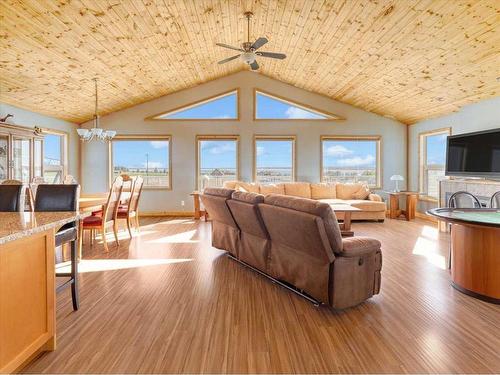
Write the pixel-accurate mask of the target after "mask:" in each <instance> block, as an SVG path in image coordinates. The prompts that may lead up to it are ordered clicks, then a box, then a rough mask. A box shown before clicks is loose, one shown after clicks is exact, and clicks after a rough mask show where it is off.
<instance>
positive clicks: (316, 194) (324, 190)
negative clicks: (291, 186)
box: [311, 182, 337, 199]
mask: <svg viewBox="0 0 500 375" xmlns="http://www.w3.org/2000/svg"><path fill="white" fill-rule="evenodd" d="M311 198H312V199H335V198H337V188H336V187H335V183H327V182H322V183H319V184H311Z"/></svg>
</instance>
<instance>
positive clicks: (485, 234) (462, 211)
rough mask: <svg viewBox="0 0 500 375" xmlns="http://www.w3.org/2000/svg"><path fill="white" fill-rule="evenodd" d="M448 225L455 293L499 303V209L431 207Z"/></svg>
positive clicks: (433, 213)
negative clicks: (456, 291)
mask: <svg viewBox="0 0 500 375" xmlns="http://www.w3.org/2000/svg"><path fill="white" fill-rule="evenodd" d="M427 214H428V215H432V216H434V217H436V218H438V219H439V220H442V221H445V222H448V223H450V224H451V280H452V285H453V287H454V288H456V289H457V290H459V291H461V292H463V293H465V294H468V295H470V296H472V297H475V298H479V299H482V300H484V301H487V302H491V303H496V304H500V210H498V209H487V208H484V209H473V208H470V209H466V208H434V209H431V210H429V211H427Z"/></svg>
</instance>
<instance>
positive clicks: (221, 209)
mask: <svg viewBox="0 0 500 375" xmlns="http://www.w3.org/2000/svg"><path fill="white" fill-rule="evenodd" d="M233 192H234V190H232V189H224V188H207V189H205V191H204V192H203V194H202V195H201V197H200V198H201V201H202V203H203V205H204V206H205V209H206V210H207V212H210V217H211V218H212V246H213V247H216V248H218V249H222V250H226V251H228V252H229V253H230V254H232V255H233V256H235V257H238V248H239V241H240V229H239V228H238V225H236V222H235V221H234V218H233V215H232V213H231V211H229V207H228V206H227V204H226V202H227V200H228V199H231V195H232V194H233Z"/></svg>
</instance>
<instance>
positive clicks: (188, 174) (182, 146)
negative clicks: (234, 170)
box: [82, 71, 407, 212]
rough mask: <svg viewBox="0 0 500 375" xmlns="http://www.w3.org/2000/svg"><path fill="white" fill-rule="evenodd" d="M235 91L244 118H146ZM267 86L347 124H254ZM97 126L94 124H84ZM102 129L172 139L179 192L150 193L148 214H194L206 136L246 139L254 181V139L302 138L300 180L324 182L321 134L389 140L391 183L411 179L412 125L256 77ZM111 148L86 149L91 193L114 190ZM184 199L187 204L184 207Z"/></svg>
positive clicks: (172, 100) (244, 165)
mask: <svg viewBox="0 0 500 375" xmlns="http://www.w3.org/2000/svg"><path fill="white" fill-rule="evenodd" d="M234 88H240V120H239V121H223V122H220V123H217V122H214V121H168V122H167V121H165V122H162V121H146V120H144V118H146V117H148V116H151V115H153V114H157V113H161V112H164V111H165V112H166V111H168V110H170V109H174V108H176V107H179V106H182V105H186V104H189V103H191V102H194V101H196V100H200V99H204V98H207V97H210V96H213V95H216V94H219V93H222V92H225V91H229V90H231V89H234ZM254 88H259V89H262V90H265V91H267V92H270V93H273V94H277V95H279V96H284V97H286V98H289V99H290V100H295V101H298V102H300V103H304V104H309V105H311V106H313V107H315V108H318V109H323V110H326V111H329V112H332V113H335V114H337V115H340V116H342V117H344V118H346V119H347V120H346V121H342V122H322V121H316V122H315V121H310V120H309V121H307V120H304V121H282V122H281V121H280V122H277V121H270V122H265V121H258V122H256V121H253V90H254ZM83 126H84V127H91V123H90V122H89V123H86V124H83ZM101 126H102V127H103V128H106V129H113V130H116V131H117V132H118V134H168V135H172V180H173V189H172V190H171V191H167V190H150V191H145V192H144V193H143V199H142V202H141V209H142V210H143V211H155V212H157V211H170V212H172V211H192V209H193V207H192V202H191V199H190V197H189V193H191V192H192V191H193V190H194V189H195V174H196V173H195V147H196V145H195V137H196V135H203V134H210V135H212V134H239V135H240V176H241V178H242V179H243V180H247V181H250V180H251V179H252V173H253V172H252V168H253V166H252V164H253V162H252V160H253V159H252V155H253V135H254V134H275V135H296V136H297V145H296V147H297V180H298V181H311V182H314V181H319V178H320V136H321V135H381V136H382V166H383V186H384V187H386V188H389V187H390V186H392V183H391V181H389V177H390V176H391V175H393V174H402V175H404V176H406V134H407V133H406V131H407V127H406V125H403V124H401V123H399V122H397V121H394V120H390V119H387V118H384V117H381V116H378V115H375V114H373V113H369V112H366V111H363V110H361V109H358V108H355V107H352V106H350V105H347V104H343V103H339V102H336V101H333V100H331V99H329V98H327V97H324V96H321V95H317V94H313V93H311V92H308V91H304V90H301V89H299V88H296V87H293V86H290V85H287V84H284V83H282V82H280V81H276V80H273V79H271V78H268V77H265V76H262V75H260V74H256V73H252V72H248V71H245V72H239V73H236V74H234V75H230V76H227V77H224V78H221V79H219V80H215V81H211V82H208V83H205V84H202V85H200V86H197V87H194V88H191V89H187V90H183V91H180V92H177V93H174V94H171V95H168V96H164V97H161V98H158V99H155V100H152V101H150V102H147V103H143V104H140V105H137V106H134V107H132V108H128V109H125V110H122V111H118V112H115V113H112V114H110V115H108V116H104V117H102V119H101ZM108 164H109V163H108V148H107V145H105V144H102V143H100V142H91V143H88V144H85V145H84V146H83V149H82V175H83V176H82V181H83V190H84V191H85V192H87V193H92V192H102V191H106V190H107V188H108V177H107V176H108ZM181 200H184V201H186V206H185V207H182V206H181V204H180V202H181Z"/></svg>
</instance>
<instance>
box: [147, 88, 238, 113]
mask: <svg viewBox="0 0 500 375" xmlns="http://www.w3.org/2000/svg"><path fill="white" fill-rule="evenodd" d="M151 118H152V119H153V120H237V119H238V90H234V91H230V92H226V93H224V94H221V95H217V96H215V97H211V98H208V99H204V100H200V101H198V102H195V103H192V104H189V105H186V106H182V107H180V108H177V109H174V110H172V111H169V112H165V113H161V114H159V115H155V116H152V117H151Z"/></svg>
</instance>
